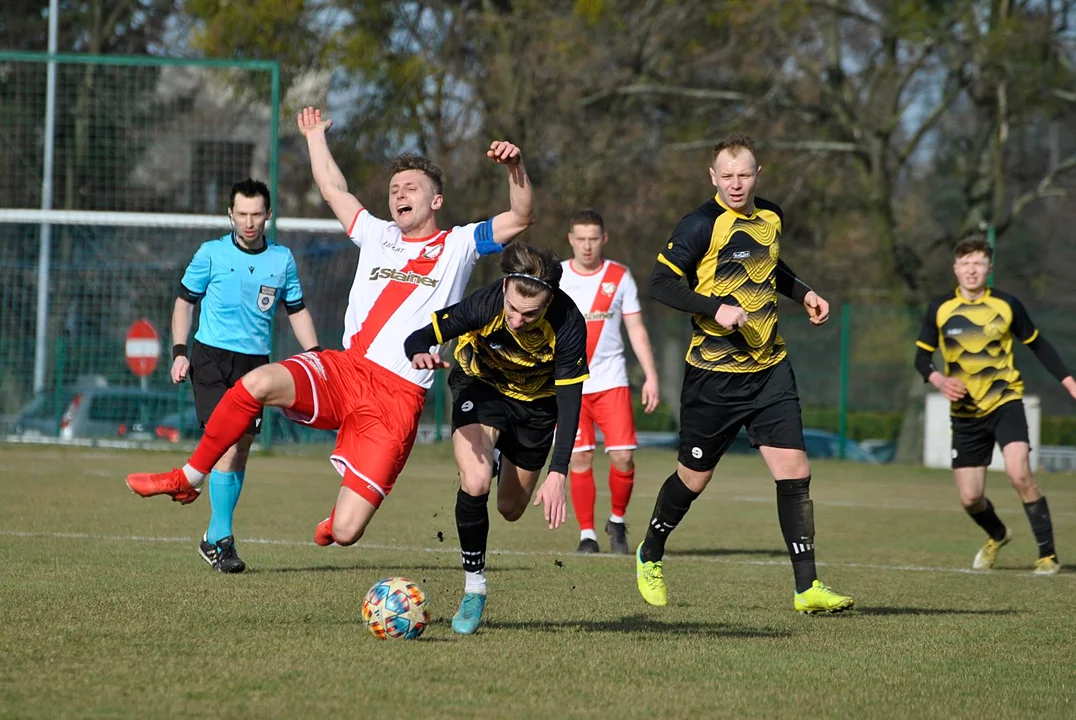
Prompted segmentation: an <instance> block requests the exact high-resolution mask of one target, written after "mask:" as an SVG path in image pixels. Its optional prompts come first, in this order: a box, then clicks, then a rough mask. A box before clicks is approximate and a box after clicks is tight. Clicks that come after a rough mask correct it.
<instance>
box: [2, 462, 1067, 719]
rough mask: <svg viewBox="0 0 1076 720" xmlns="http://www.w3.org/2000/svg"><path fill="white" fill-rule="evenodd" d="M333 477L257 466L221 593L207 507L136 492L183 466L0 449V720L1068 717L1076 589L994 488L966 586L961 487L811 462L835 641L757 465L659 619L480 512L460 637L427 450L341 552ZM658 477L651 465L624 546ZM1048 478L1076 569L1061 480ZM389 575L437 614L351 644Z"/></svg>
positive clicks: (440, 494) (600, 566) (691, 546)
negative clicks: (483, 565) (799, 604)
mask: <svg viewBox="0 0 1076 720" xmlns="http://www.w3.org/2000/svg"><path fill="white" fill-rule="evenodd" d="M327 453H328V450H327V449H325V448H321V449H318V450H316V451H311V452H310V453H308V454H304V455H294V456H292V455H288V456H280V455H278V456H268V455H263V456H255V457H254V458H253V459H252V461H251V463H250V468H249V470H248V473H247V482H246V486H245V489H244V492H243V498H242V501H241V502H240V505H239V509H238V512H237V517H236V534H237V537H238V548H239V551H240V554H241V555H242V557H243V558H244V559H245V560H246V561H247V564H248V566H249V569H248V571H247V572H246V573H245V574H243V575H238V576H222V575H220V574H218V573H216V572H213V571H212V570H211V569H210V568H209V566H207V565H206V564H205V563H204V562H203V561H202V560H201V559H200V558H199V557H198V555H197V551H196V546H197V539H198V538H200V536H201V533H202V531H203V530H204V527H205V523H206V521H207V519H208V515H209V502H208V500H207V499H206V498H202V499H201V500H199V501H198V502H196V503H194V504H193V505H190V506H186V507H181V506H179V505H176V504H173V503H171V502H168V501H167V500H166V499H164V498H153V499H150V500H145V499H142V498H138V497H135V496H133V495H132V494H131V493H130V492H129V491H128V490H127V488H126V487H125V486H124V483H123V477H124V475H125V474H126V473H127V472H131V471H136V470H157V469H165V468H167V467H169V465H170V464H172V463H176V462H181V461H182V457H181V456H180V455H179V454H176V453H151V452H141V453H139V452H121V451H105V450H86V449H75V448H40V447H38V448H30V447H14V446H9V447H4V448H0V717H60V716H64V717H71V716H79V717H211V716H219V717H235V718H246V717H249V718H276V717H279V718H294V717H328V716H337V717H363V718H389V717H423V718H426V717H431V718H434V717H459V718H500V717H512V718H546V717H549V718H615V717H625V718H628V717H647V718H657V717H661V718H666V717H667V718H674V717H694V718H701V717H759V718H777V717H795V718H809V717H846V718H860V717H871V718H880V717H893V718H904V717H937V718H954V717H971V718H989V717H1006V716H1008V717H1022V718H1029V717H1043V718H1057V717H1074V716H1076V619H1074V613H1076V600H1074V599H1073V598H1074V595H1076V573H1070V572H1067V571H1066V572H1063V573H1062V574H1061V575H1060V576H1057V577H1053V578H1039V577H1033V576H1031V575H1030V572H1029V571H1030V568H1031V563H1032V561H1033V560H1034V556H1035V550H1034V548H1035V546H1034V540H1033V538H1032V536H1031V534H1030V530H1029V528H1028V524H1027V520H1026V518H1025V517H1024V514H1023V511H1022V509H1021V507H1020V503H1019V500H1018V498H1017V497H1016V494H1015V493H1014V492H1013V491H1012V489H1011V488H1010V487H1009V486H1008V482H1007V481H1006V480H1005V478H1004V477H1003V476H1001V475H993V474H992V475H991V477H990V481H989V488H988V489H989V491H990V492H989V494H990V497H991V498H992V499H993V501H994V504H995V505H996V506H997V507H998V509H999V513H1000V514H1001V517H1002V519H1003V520H1005V522H1006V523H1007V524H1009V525H1010V526H1011V527H1012V529H1013V532H1014V535H1015V539H1014V541H1013V543H1012V544H1011V545H1009V546H1008V547H1006V548H1005V549H1004V550H1003V551H1002V553H1001V556H1000V559H999V567H998V568H997V569H995V570H994V571H992V572H988V573H976V572H970V571H967V570H966V568H968V567H969V566H970V564H971V560H972V557H973V555H974V554H975V551H976V549H977V548H978V546H979V544H980V542H981V541H982V539H983V537H982V533H981V531H979V529H978V528H976V527H975V526H974V524H973V523H972V522H971V521H970V520H969V519H968V518H967V517H966V516H965V515H964V513H963V512H962V511H961V510H960V509H959V507H958V505H957V500H956V493H955V490H954V489H953V487H952V481H951V478H950V476H949V473H947V472H944V471H927V470H923V469H919V468H913V467H900V466H867V465H851V464H837V463H817V464H816V465H815V467H814V468H813V470H814V482H813V487H812V496H813V497H814V500H815V516H816V524H817V549H818V558H819V561H820V568H819V572H820V575H821V578H822V580H823V581H824V582H826V583H827V584H830V585H832V586H833V587H835V588H836V589H838V590H839V591H841V592H844V593H847V594H851V595H854V596H855V598H856V602H857V606H856V609H855V610H854V611H851V612H848V613H846V614H844V615H840V616H825V617H817V616H815V617H807V616H802V615H798V614H796V613H794V612H793V610H792V594H793V587H792V572H791V568H790V565H789V561H788V557H787V554H786V552H785V549H784V543H783V542H782V540H781V535H780V532H779V529H778V525H777V513H776V509H775V503H774V490H773V483H772V480H770V479H769V477H768V475H767V473H766V470H765V467H764V466H763V464H762V461H761V460H760V459H757V458H747V457H730V458H728V459H726V460H725V461H723V462H722V464H721V465H720V466H719V467H718V473H717V477H716V478H715V480H714V481H713V482H712V483H711V485H710V487H709V489H708V490H707V492H706V493H705V494H704V495H703V496H702V498H700V500H699V501H697V502H696V503H695V505H694V507H693V508H692V511H691V512H690V514H689V515H688V516H687V518H686V520H685V521H684V523H683V524H682V525H681V526H680V528H679V529H678V530H677V531H676V532H675V533H674V534H673V535H672V537H671V540H670V542H669V548H668V549H669V554H668V556H667V557H666V568H665V574H666V578H667V580H668V583H669V591H670V604H669V606H668V607H667V608H660V609H659V608H651V607H648V606H647V605H645V604H644V603H643V602H642V600H641V598H640V597H639V595H638V592H637V590H636V588H635V579H634V572H635V567H634V559H633V558H631V557H613V556H609V555H601V556H592V557H579V556H576V555H574V554H573V550H574V548H575V546H576V544H577V542H578V535H577V529H576V527H575V525H574V521H573V520H569V523H568V525H567V526H566V527H564V528H562V529H560V530H559V531H556V532H551V531H549V530H548V529H547V528H546V527H545V526H544V524H543V522H542V519H541V513H540V511H538V510H537V509H535V508H531V509H529V510H528V512H527V514H526V515H525V516H524V517H523V519H522V520H521V521H520V522H518V523H515V524H511V525H510V524H508V523H506V522H504V521H503V519H501V518H500V516H499V515H497V514H496V511H495V508H494V507H493V503H491V510H492V517H491V524H492V528H491V532H490V548H491V553H490V556H489V568H488V577H489V582H490V600H489V604H488V606H487V622H486V624H485V625H484V626H483V628H482V629H481V630H480V631H479V633H478V634H477V635H475V636H473V637H457V636H455V635H453V633H452V631H451V629H450V628H449V618H450V617H451V616H452V613H453V612H454V611H455V609H456V604H457V602H458V600H459V594H460V592H461V591H462V585H463V578H462V572H461V571H460V569H459V555H458V550H457V548H456V535H455V527H454V520H453V517H454V516H453V504H454V498H455V492H456V476H455V469H454V464H453V462H452V458H451V453H450V450H449V449H448V448H447V447H419V448H417V449H416V451H415V453H414V455H413V457H412V459H411V462H410V464H409V465H408V467H407V469H406V470H405V472H404V474H403V476H402V477H401V478H400V480H399V482H398V483H397V486H396V489H395V491H394V492H393V494H392V496H391V497H390V498H389V500H388V501H387V502H386V503H385V505H384V506H383V508H382V510H381V512H380V513H379V514H378V516H377V517H376V519H375V520H374V522H373V524H372V525H371V527H370V528H369V530H368V532H367V535H366V537H365V538H364V539H363V540H362V541H361V542H360V544H359V545H357V546H355V547H351V548H339V547H331V548H320V547H317V546H315V545H314V544H313V541H312V536H313V529H314V525H315V524H316V523H317V522H318V521H319V520H321V519H322V518H324V517H325V516H326V515H327V514H328V512H329V510H330V509H331V505H332V502H333V500H334V499H335V496H336V491H337V488H338V484H339V481H338V478H337V476H336V474H335V472H334V471H333V470H332V468H331V466H330V465H329V463H328V462H327V459H326V456H327ZM674 463H675V456H674V455H673V454H672V453H671V452H664V451H648V452H643V453H640V454H639V457H638V469H637V474H636V486H635V496H634V500H633V502H632V505H631V507H630V508H629V511H628V525H629V541H631V542H632V543H633V545H634V543H636V542H638V540H640V539H641V538H642V533H643V531H644V529H645V527H646V522H647V520H648V518H649V514H650V511H651V508H652V506H653V502H654V497H655V494H656V492H657V490H658V488H659V486H660V484H661V482H662V481H663V479H664V478H665V477H666V476H667V475H668V474H669V472H670V471H671V469H672V468H673V467H674ZM605 468H606V466H605V465H604V464H602V465H600V466H599V467H598V468H597V470H596V473H595V474H596V476H597V477H598V478H599V495H598V510H597V516H598V517H599V518H603V517H604V515H605V514H606V513H607V512H608V493H607V491H606V492H602V490H603V488H602V485H603V480H602V479H603V478H604V476H605ZM1039 481H1040V484H1041V485H1042V486H1043V488H1044V490H1045V492H1046V493H1047V496H1048V497H1049V499H1050V506H1051V509H1052V511H1053V517H1054V527H1055V532H1056V535H1057V541H1058V547H1059V550H1060V557H1061V561H1062V563H1064V562H1065V561H1066V560H1069V559H1071V560H1073V561H1076V550H1073V548H1074V547H1076V478H1073V477H1072V476H1048V475H1042V476H1040V477H1039ZM569 518H571V515H570V514H569ZM602 524H603V523H602V522H601V520H599V540H600V541H603V548H604V547H605V544H604V541H605V539H606V538H605V536H604V535H603V534H602V533H601V532H600V528H601V526H602ZM394 574H402V575H406V576H408V577H410V578H412V579H413V580H415V581H417V582H418V583H419V584H420V585H421V586H422V587H423V588H424V589H425V591H426V593H427V595H428V596H429V600H430V606H431V614H432V623H431V626H430V627H429V628H428V629H427V631H426V633H425V634H424V635H423V637H422V638H421V639H420V640H418V641H416V642H392V641H378V640H375V639H374V638H373V637H372V636H370V635H369V633H368V632H367V631H366V629H365V627H364V626H363V625H362V622H361V618H360V604H361V600H362V597H363V594H364V593H365V592H366V590H367V589H368V588H369V587H370V586H371V585H372V584H373V583H374V582H375V581H376V580H378V579H379V578H381V577H383V576H386V575H394Z"/></svg>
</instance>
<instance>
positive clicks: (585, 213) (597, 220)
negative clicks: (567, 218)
mask: <svg viewBox="0 0 1076 720" xmlns="http://www.w3.org/2000/svg"><path fill="white" fill-rule="evenodd" d="M576 225H597V226H598V227H600V228H601V229H602V232H605V221H603V220H602V216H601V213H600V212H598V211H597V210H594V209H592V208H583V209H582V210H580V211H579V212H577V213H576V214H575V215H572V222H571V224H570V225H568V229H569V230H571V229H572V228H574V227H575V226H576Z"/></svg>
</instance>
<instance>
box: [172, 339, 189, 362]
mask: <svg viewBox="0 0 1076 720" xmlns="http://www.w3.org/2000/svg"><path fill="white" fill-rule="evenodd" d="M177 357H187V345H186V343H176V344H175V345H173V346H172V361H173V362H175V359H176V358H177Z"/></svg>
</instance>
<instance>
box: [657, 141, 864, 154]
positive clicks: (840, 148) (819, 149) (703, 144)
mask: <svg viewBox="0 0 1076 720" xmlns="http://www.w3.org/2000/svg"><path fill="white" fill-rule="evenodd" d="M717 142H718V141H717V140H692V141H690V142H682V143H673V144H671V145H669V146H668V148H669V150H673V151H675V152H685V151H690V150H701V149H702V148H711V147H713V146H714V145H715V144H716V143H717ZM757 145H758V146H759V148H775V149H778V150H803V151H805V152H815V153H861V152H863V147H862V146H861V145H859V144H858V143H851V142H837V141H832V140H771V141H769V142H759V143H757Z"/></svg>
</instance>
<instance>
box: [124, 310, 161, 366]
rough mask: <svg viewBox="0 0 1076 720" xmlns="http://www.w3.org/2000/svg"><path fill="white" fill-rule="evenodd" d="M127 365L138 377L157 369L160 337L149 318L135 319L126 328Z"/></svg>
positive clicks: (159, 355) (159, 354)
mask: <svg viewBox="0 0 1076 720" xmlns="http://www.w3.org/2000/svg"><path fill="white" fill-rule="evenodd" d="M125 349H126V355H127V367H129V368H131V372H133V373H134V374H135V375H137V376H138V377H147V376H149V375H150V374H151V373H152V372H153V371H154V370H156V369H157V360H158V358H160V357H161V339H160V337H158V336H157V331H156V330H155V329H154V328H153V325H151V324H150V322H149V320H135V321H134V323H132V324H131V327H130V328H129V329H128V330H127V344H126V348H125Z"/></svg>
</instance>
